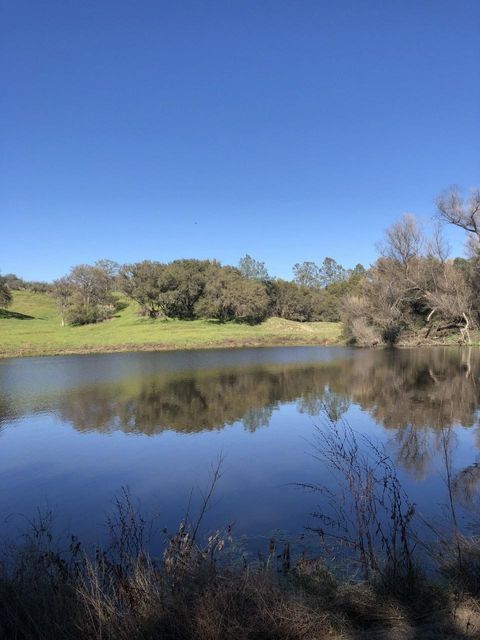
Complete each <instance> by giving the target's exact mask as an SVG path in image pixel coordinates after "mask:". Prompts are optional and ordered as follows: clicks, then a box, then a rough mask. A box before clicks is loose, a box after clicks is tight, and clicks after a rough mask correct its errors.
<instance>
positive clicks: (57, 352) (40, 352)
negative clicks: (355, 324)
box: [0, 338, 346, 360]
mask: <svg viewBox="0 0 480 640" xmlns="http://www.w3.org/2000/svg"><path fill="white" fill-rule="evenodd" d="M344 346H346V343H345V342H344V341H342V340H337V341H330V340H329V339H328V338H327V339H325V340H321V341H319V340H312V341H308V340H305V339H303V340H297V339H293V340H291V339H284V338H278V339H275V338H266V339H265V340H262V339H256V340H252V339H245V340H238V339H224V340H220V341H214V342H211V343H209V342H199V343H198V344H195V343H194V344H181V343H178V344H168V343H142V344H138V343H125V344H112V345H107V344H106V345H101V346H99V345H84V346H79V347H65V348H64V349H57V348H54V349H51V350H50V349H43V348H38V349H35V348H33V349H32V348H27V349H25V350H15V351H13V350H12V352H7V351H0V360H5V359H8V358H37V357H38V358H40V357H51V356H74V355H75V356H78V355H101V354H108V353H142V352H144V353H159V352H169V351H170V352H173V351H205V350H209V349H261V348H266V349H268V348H271V347H344Z"/></svg>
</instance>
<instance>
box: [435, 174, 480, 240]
mask: <svg viewBox="0 0 480 640" xmlns="http://www.w3.org/2000/svg"><path fill="white" fill-rule="evenodd" d="M436 205H437V215H438V217H439V218H440V219H441V220H444V221H445V222H448V223H449V224H453V225H455V226H456V227H460V229H464V230H465V231H467V232H468V233H471V234H474V235H475V236H477V237H478V238H480V189H478V188H474V189H472V190H471V192H470V196H469V197H468V198H463V196H462V195H461V193H460V190H459V189H458V187H455V186H454V187H450V189H447V191H444V192H443V193H442V194H441V195H440V196H438V198H437V199H436Z"/></svg>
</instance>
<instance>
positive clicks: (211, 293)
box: [197, 267, 269, 324]
mask: <svg viewBox="0 0 480 640" xmlns="http://www.w3.org/2000/svg"><path fill="white" fill-rule="evenodd" d="M268 310H269V299H268V295H267V289H266V286H265V284H263V283H262V282H258V281H255V280H249V279H247V278H244V277H243V276H242V274H241V273H240V271H239V270H238V269H235V268H233V267H222V268H217V269H216V270H215V272H214V273H212V274H211V277H210V279H209V281H208V282H207V284H206V287H205V291H204V295H203V296H202V298H201V299H200V300H199V302H198V304H197V313H198V315H199V316H202V317H205V318H215V319H217V320H220V321H221V322H227V321H229V320H236V321H237V322H246V323H248V324H256V323H258V322H261V321H262V320H264V319H265V318H266V317H267V314H268Z"/></svg>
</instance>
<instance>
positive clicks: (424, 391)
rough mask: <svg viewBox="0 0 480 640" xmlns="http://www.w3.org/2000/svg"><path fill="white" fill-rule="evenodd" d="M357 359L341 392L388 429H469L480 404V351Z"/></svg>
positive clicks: (390, 354) (401, 353) (413, 352)
mask: <svg viewBox="0 0 480 640" xmlns="http://www.w3.org/2000/svg"><path fill="white" fill-rule="evenodd" d="M365 355H366V356H368V357H362V358H358V359H353V361H352V362H351V363H350V366H349V367H348V370H347V371H345V373H346V377H343V379H342V380H341V381H340V385H339V387H338V388H337V387H336V385H335V383H334V382H333V381H332V383H331V385H332V387H333V388H335V389H336V390H337V391H339V392H340V391H342V392H345V393H349V394H350V396H351V398H352V399H353V401H354V402H356V403H357V404H359V405H361V407H362V408H363V409H364V410H366V411H368V412H369V413H370V414H371V415H372V416H373V418H374V419H375V421H376V422H378V423H380V424H383V425H384V426H385V427H387V428H396V429H401V428H403V427H405V426H407V425H408V426H410V427H418V428H423V427H431V428H444V427H449V426H451V425H453V424H461V425H463V426H465V427H467V426H472V425H473V424H475V422H476V412H477V409H478V406H479V401H480V386H479V383H480V357H479V355H480V354H479V352H478V351H477V350H476V351H475V352H473V353H472V352H471V351H470V353H469V352H468V351H460V350H459V349H452V350H447V349H421V350H420V349H419V350H413V349H412V350H401V351H393V350H392V351H390V350H388V351H387V350H385V351H382V352H369V353H367V354H365Z"/></svg>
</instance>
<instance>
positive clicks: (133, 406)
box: [0, 348, 480, 495]
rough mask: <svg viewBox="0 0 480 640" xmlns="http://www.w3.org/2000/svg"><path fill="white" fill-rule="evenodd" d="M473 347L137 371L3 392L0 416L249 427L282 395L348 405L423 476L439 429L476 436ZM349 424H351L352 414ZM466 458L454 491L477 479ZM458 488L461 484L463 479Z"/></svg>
mask: <svg viewBox="0 0 480 640" xmlns="http://www.w3.org/2000/svg"><path fill="white" fill-rule="evenodd" d="M479 375H480V352H479V350H477V349H473V348H470V349H459V348H451V349H448V348H428V349H409V350H354V351H351V352H350V357H342V358H338V359H336V360H329V361H321V362H315V363H308V364H307V363H304V364H300V363H295V364H271V365H268V364H261V365H259V364H256V365H252V366H246V365H242V366H237V367H231V368H205V369H192V370H184V371H181V372H178V371H177V372H172V373H168V372H165V371H161V372H158V373H155V374H152V373H147V374H145V375H143V374H141V375H136V376H132V377H131V378H124V379H121V380H117V381H107V382H100V383H96V384H90V385H78V386H73V387H71V388H69V389H67V390H63V391H62V392H61V393H60V392H58V393H55V392H50V393H48V394H47V393H45V394H40V395H38V394H37V396H35V398H34V399H33V400H32V401H31V402H30V404H29V406H28V407H24V408H23V409H21V406H22V403H21V402H19V401H18V402H17V401H16V399H15V398H14V397H11V396H2V395H1V394H0V424H2V422H5V421H7V420H12V418H14V417H19V415H21V414H22V412H23V413H32V412H33V413H35V412H37V411H40V410H42V411H44V410H47V411H51V412H53V413H55V414H56V415H57V416H58V417H59V418H60V419H61V420H63V421H66V422H69V423H70V424H72V425H73V426H74V427H75V429H77V430H79V431H91V430H96V431H101V432H111V431H115V430H122V431H124V432H125V433H131V434H145V435H149V436H152V435H155V434H158V433H161V432H163V431H165V430H175V431H177V432H182V433H194V432H199V431H202V430H215V429H217V430H218V429H223V428H224V427H225V426H226V425H231V424H233V423H235V422H239V421H241V422H243V424H244V426H245V428H246V429H247V430H249V431H251V432H254V431H255V430H257V429H259V428H261V427H265V426H267V425H268V424H269V421H270V419H271V416H272V413H273V412H274V411H275V409H276V408H277V407H279V406H280V405H282V404H286V403H295V404H296V406H297V409H298V410H299V411H300V412H303V413H307V414H309V415H311V416H313V417H315V416H319V415H320V414H321V412H322V411H324V410H325V409H326V410H328V412H329V414H330V415H331V416H332V417H334V418H335V419H340V418H341V417H342V416H343V415H344V414H345V413H346V412H347V411H348V410H349V407H350V406H351V404H355V405H357V406H359V407H360V408H361V409H362V410H363V411H365V412H367V413H368V414H369V415H370V416H371V417H372V419H373V420H374V421H375V422H376V423H377V424H379V425H382V426H383V427H385V428H386V429H387V430H392V432H393V433H392V440H391V442H392V445H394V449H395V455H396V459H397V462H398V463H399V464H401V465H402V466H404V467H405V468H407V469H408V470H410V471H411V472H412V473H413V474H414V475H415V476H417V477H422V476H423V475H424V473H425V471H426V468H427V466H428V464H429V460H430V458H431V457H432V455H434V454H435V452H438V450H439V447H440V446H441V442H440V435H441V433H442V430H444V429H449V428H450V427H452V426H462V427H466V428H474V429H475V430H476V432H477V434H476V435H477V443H478V445H480V430H479V429H478V416H479V405H480V387H479ZM352 426H353V427H355V424H354V422H353V423H352ZM479 477H480V470H479V469H478V466H477V465H473V466H472V467H471V468H470V469H469V470H467V469H465V470H464V471H463V472H462V473H461V474H459V475H458V479H457V485H458V489H457V490H458V491H459V492H463V493H464V494H465V495H467V493H468V491H469V489H468V487H473V486H478V485H479V484H480V480H479ZM461 487H463V488H461Z"/></svg>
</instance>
